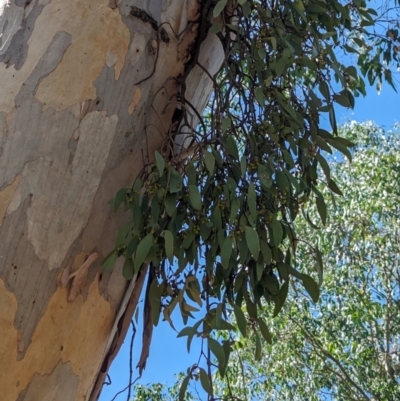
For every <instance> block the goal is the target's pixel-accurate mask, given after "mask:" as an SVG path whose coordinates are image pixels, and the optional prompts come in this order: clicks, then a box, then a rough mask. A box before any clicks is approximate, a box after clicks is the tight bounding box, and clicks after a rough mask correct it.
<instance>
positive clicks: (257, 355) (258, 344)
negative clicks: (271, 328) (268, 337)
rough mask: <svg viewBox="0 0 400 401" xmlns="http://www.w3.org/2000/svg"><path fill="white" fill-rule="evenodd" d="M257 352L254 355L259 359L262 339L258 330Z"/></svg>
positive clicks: (255, 358)
mask: <svg viewBox="0 0 400 401" xmlns="http://www.w3.org/2000/svg"><path fill="white" fill-rule="evenodd" d="M255 335H256V352H255V355H254V360H256V361H259V360H260V359H261V339H260V336H259V334H258V333H257V332H256V333H255Z"/></svg>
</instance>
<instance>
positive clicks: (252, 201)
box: [247, 182, 257, 218]
mask: <svg viewBox="0 0 400 401" xmlns="http://www.w3.org/2000/svg"><path fill="white" fill-rule="evenodd" d="M247 204H248V206H249V210H250V213H251V214H252V215H253V217H254V218H255V217H256V216H257V194H256V187H255V186H254V184H253V183H252V182H251V183H250V184H249V190H248V192H247Z"/></svg>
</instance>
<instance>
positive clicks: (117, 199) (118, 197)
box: [113, 188, 126, 213]
mask: <svg viewBox="0 0 400 401" xmlns="http://www.w3.org/2000/svg"><path fill="white" fill-rule="evenodd" d="M125 196H126V188H121V189H120V190H119V191H118V192H117V195H115V199H114V205H113V210H114V213H115V212H116V211H117V210H118V209H119V207H120V205H121V203H122V202H123V201H124V200H125Z"/></svg>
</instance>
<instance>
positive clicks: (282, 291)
mask: <svg viewBox="0 0 400 401" xmlns="http://www.w3.org/2000/svg"><path fill="white" fill-rule="evenodd" d="M288 290H289V280H287V281H285V282H284V283H283V284H282V286H281V288H279V293H278V299H277V300H276V301H275V307H274V313H273V317H275V316H278V314H279V312H280V311H281V309H282V307H283V305H284V304H285V301H286V297H287V294H288Z"/></svg>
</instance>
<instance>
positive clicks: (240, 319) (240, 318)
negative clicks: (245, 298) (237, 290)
mask: <svg viewBox="0 0 400 401" xmlns="http://www.w3.org/2000/svg"><path fill="white" fill-rule="evenodd" d="M233 312H234V314H235V318H236V323H237V325H238V327H239V330H240V332H241V333H242V336H243V337H245V338H246V328H247V321H246V317H245V315H244V312H243V311H242V308H241V307H240V306H238V305H236V304H233Z"/></svg>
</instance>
